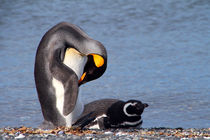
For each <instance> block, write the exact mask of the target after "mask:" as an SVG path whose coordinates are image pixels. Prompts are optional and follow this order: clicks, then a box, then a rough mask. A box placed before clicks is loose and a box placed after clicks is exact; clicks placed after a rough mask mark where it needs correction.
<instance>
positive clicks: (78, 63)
mask: <svg viewBox="0 0 210 140" xmlns="http://www.w3.org/2000/svg"><path fill="white" fill-rule="evenodd" d="M87 59H88V58H87V56H86V55H83V54H81V53H80V52H78V51H77V50H76V49H74V48H67V49H66V52H65V56H64V60H63V63H64V64H65V65H66V66H68V67H69V68H71V69H72V70H73V71H74V72H75V73H76V75H77V77H78V79H80V78H81V76H82V74H83V71H84V67H85V64H86V63H87Z"/></svg>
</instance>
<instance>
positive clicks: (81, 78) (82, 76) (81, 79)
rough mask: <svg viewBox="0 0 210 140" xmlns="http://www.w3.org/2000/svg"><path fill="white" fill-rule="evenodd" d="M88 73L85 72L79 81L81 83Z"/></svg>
mask: <svg viewBox="0 0 210 140" xmlns="http://www.w3.org/2000/svg"><path fill="white" fill-rule="evenodd" d="M85 75H86V72H84V73H83V74H82V76H81V78H80V80H79V83H80V82H82V80H83V79H84V78H85Z"/></svg>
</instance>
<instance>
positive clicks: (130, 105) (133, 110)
mask: <svg viewBox="0 0 210 140" xmlns="http://www.w3.org/2000/svg"><path fill="white" fill-rule="evenodd" d="M148 106H149V105H148V104H146V103H142V102H141V101H138V100H129V101H127V102H126V103H125V104H124V106H123V112H124V113H125V115H126V116H128V117H130V116H140V115H141V114H142V113H143V111H144V109H145V108H146V107H148Z"/></svg>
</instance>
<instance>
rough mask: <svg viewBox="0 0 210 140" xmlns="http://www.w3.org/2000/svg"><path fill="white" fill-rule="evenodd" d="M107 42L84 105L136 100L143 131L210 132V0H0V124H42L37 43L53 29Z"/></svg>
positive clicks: (85, 91)
mask: <svg viewBox="0 0 210 140" xmlns="http://www.w3.org/2000/svg"><path fill="white" fill-rule="evenodd" d="M61 21H66V22H70V23H73V24H76V25H78V26H80V27H81V28H82V29H83V30H84V31H85V32H87V34H88V35H89V36H91V37H92V38H94V39H95V40H99V41H100V42H102V43H103V44H104V46H105V47H106V49H107V52H108V67H107V70H106V72H105V74H104V75H103V76H102V77H101V78H99V79H97V80H95V81H92V82H89V83H87V84H85V85H83V86H81V87H80V95H81V96H82V99H83V101H84V103H88V102H90V101H93V100H97V99H102V98H117V99H122V100H129V99H138V100H141V101H142V102H146V103H148V104H149V105H150V106H149V107H148V108H147V109H146V110H145V112H144V113H143V116H142V117H143V120H144V123H143V125H142V127H144V128H150V127H172V128H176V127H183V128H191V127H192V128H206V127H210V1H208V0H185V1H183V0H173V1H170V0H130V1H128V0H116V1H113V0H106V1H104V0H85V1H77V0H63V1H60V0H45V1H43V0H37V1H28V0H18V1H14V0H0V127H6V126H13V127H19V126H21V125H25V126H28V127H37V126H38V125H39V124H40V123H41V122H42V121H43V117H42V114H41V108H40V104H39V101H38V97H37V93H36V89H35V83H34V75H33V72H34V61H35V53H36V49H37V46H38V44H39V41H40V40H41V38H42V36H43V35H44V33H45V32H46V31H47V30H48V29H50V28H51V27H52V26H54V25H55V24H57V23H59V22H61Z"/></svg>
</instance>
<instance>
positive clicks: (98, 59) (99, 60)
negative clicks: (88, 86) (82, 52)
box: [91, 54, 104, 68]
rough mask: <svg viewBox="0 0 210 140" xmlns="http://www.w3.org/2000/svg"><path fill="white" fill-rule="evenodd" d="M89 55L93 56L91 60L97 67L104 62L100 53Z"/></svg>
mask: <svg viewBox="0 0 210 140" xmlns="http://www.w3.org/2000/svg"><path fill="white" fill-rule="evenodd" d="M91 55H92V56H93V61H94V63H95V65H96V67H98V68H99V67H101V66H103V64H104V59H103V57H101V56H100V55H97V54H91Z"/></svg>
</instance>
